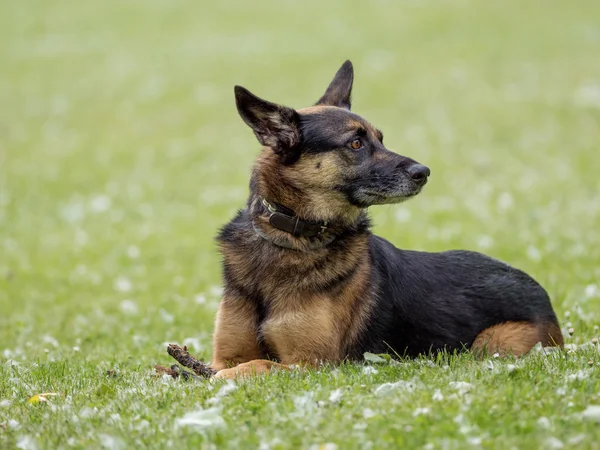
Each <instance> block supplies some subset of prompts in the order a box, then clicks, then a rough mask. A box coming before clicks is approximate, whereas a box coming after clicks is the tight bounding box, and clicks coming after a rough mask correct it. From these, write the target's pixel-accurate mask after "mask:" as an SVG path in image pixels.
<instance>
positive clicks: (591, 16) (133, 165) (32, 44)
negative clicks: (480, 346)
mask: <svg viewBox="0 0 600 450" xmlns="http://www.w3.org/2000/svg"><path fill="white" fill-rule="evenodd" d="M2 6H4V8H2V10H3V14H2V15H0V29H2V30H3V33H2V35H3V39H0V69H1V70H0V104H1V105H2V107H1V108H0V352H2V353H0V357H1V358H2V364H1V365H0V447H2V448H15V447H19V448H86V449H88V448H102V447H108V448H112V449H119V448H136V447H143V446H145V447H152V448H168V447H178V448H199V447H202V448H232V449H238V448H265V449H266V448H311V447H312V446H314V448H319V446H323V445H325V447H320V448H328V449H331V448H335V447H334V446H335V445H337V446H338V447H337V448H339V449H342V448H343V449H346V448H361V449H362V448H427V449H430V448H434V449H437V448H459V449H462V448H470V447H473V448H478V447H483V448H522V449H524V448H527V449H529V448H545V449H547V448H561V446H564V447H565V448H600V445H599V444H598V442H600V425H599V424H598V420H600V419H598V418H597V417H596V418H595V417H594V414H593V409H589V407H590V406H591V405H600V397H599V395H598V389H599V387H600V382H599V381H598V380H600V377H599V376H598V374H599V371H600V366H599V363H600V359H599V357H598V352H597V350H596V347H595V346H593V345H587V346H586V345H584V344H586V343H589V342H590V340H591V339H592V338H594V337H597V336H598V329H597V328H596V326H597V325H598V324H600V282H599V281H600V250H599V249H600V234H599V233H598V224H600V202H599V201H598V195H599V193H600V177H598V173H600V154H599V153H598V143H599V142H600V64H599V63H598V54H599V53H600V20H599V19H598V18H599V17H600V7H599V5H598V3H597V2H595V1H592V0H588V1H584V0H578V1H575V2H571V3H569V4H567V3H566V2H559V1H545V2H542V1H538V0H535V1H532V2H527V3H523V2H517V1H516V0H507V1H505V2H501V3H495V2H477V1H475V0H448V1H433V0H425V1H420V2H417V1H408V0H403V1H400V2H394V1H391V0H389V1H386V0H381V1H375V2H353V3H348V2H341V1H334V2H326V3H325V2H316V1H312V0H309V1H305V2H301V3H300V2H298V3H295V2H262V3H256V2H244V3H242V2H239V3H238V2H233V1H223V2H219V3H218V5H217V4H214V5H213V4H202V3H201V2H191V1H187V2H186V1H176V0H172V1H168V2H167V1H158V0H147V1H144V2H141V1H128V2H117V1H114V0H109V1H106V2H77V1H74V0H57V1H53V2H44V1H41V0H30V1H26V2H11V3H9V2H3V3H2ZM346 58H351V59H352V60H353V62H354V64H355V70H356V82H355V90H354V107H355V110H356V111H357V112H359V113H360V114H362V115H364V116H366V117H367V118H368V119H369V120H371V121H372V122H373V123H375V124H376V125H377V126H378V127H379V128H381V129H383V131H384V132H385V134H386V143H387V145H388V147H390V148H393V149H396V150H397V151H398V152H399V153H402V154H404V155H407V156H411V157H413V158H415V159H417V160H418V161H421V162H423V163H425V164H427V165H428V166H429V167H430V168H431V170H432V177H431V180H430V183H429V184H428V186H427V188H426V189H425V190H424V192H423V193H422V194H421V195H420V196H419V197H418V198H417V199H415V200H413V201H411V202H410V203H408V204H405V205H402V206H394V207H379V208H374V209H373V211H372V216H373V219H374V222H375V225H376V226H375V231H376V232H377V233H378V234H381V235H383V236H384V237H386V238H388V239H389V240H391V241H392V242H394V243H395V244H396V245H398V246H401V247H404V248H412V249H426V250H430V251H438V250H444V249H449V248H467V249H474V250H480V251H483V252H485V253H488V254H490V255H492V256H494V257H497V258H500V259H503V260H505V261H507V262H509V263H511V264H512V265H515V266H517V267H519V268H522V269H523V270H525V271H527V272H529V273H530V274H532V275H533V276H534V277H535V278H536V279H537V280H538V281H539V282H540V283H541V284H542V285H544V286H545V287H546V288H547V290H548V291H549V293H550V294H551V296H552V298H553V302H554V305H555V307H556V310H557V312H558V315H559V318H560V320H561V323H562V324H563V326H564V328H565V329H566V328H570V327H572V328H573V329H574V334H573V336H572V337H569V338H568V339H567V341H568V342H569V344H571V349H570V350H569V351H567V352H564V353H560V354H551V355H546V354H541V353H534V354H532V355H530V356H528V357H525V358H522V359H521V360H519V361H510V360H506V361H500V360H496V359H493V358H492V359H490V360H486V361H483V362H482V361H474V360H472V358H470V356H469V355H460V356H441V357H440V358H438V359H421V360H416V361H402V362H400V363H398V364H379V365H377V364H370V363H369V364H365V365H361V364H357V365H344V366H342V367H339V368H336V369H331V368H326V369H323V370H321V371H317V372H310V373H304V374H301V373H293V374H281V375H277V376H273V377H271V378H269V379H255V380H251V381H247V382H243V383H239V384H237V385H235V386H230V385H226V384H225V385H222V384H211V383H208V382H201V383H180V382H173V381H169V380H164V379H154V378H152V376H151V368H152V366H153V365H154V364H155V363H166V362H168V357H167V356H166V352H165V343H166V342H177V343H181V344H187V345H188V346H190V347H191V349H192V351H193V352H194V353H195V354H198V355H203V356H204V357H206V358H210V356H211V332H212V327H213V316H214V313H215V310H216V306H217V301H218V297H219V292H220V271H219V256H218V254H217V253H216V249H215V246H214V243H213V240H212V239H213V236H214V235H215V233H216V230H217V229H218V227H219V226H220V225H222V224H223V223H225V222H226V221H227V220H228V219H229V218H230V217H231V215H232V213H233V212H234V211H235V210H236V209H237V208H238V207H240V206H241V205H242V204H243V202H244V200H245V196H246V193H247V187H246V186H247V181H248V174H249V168H250V165H251V164H252V161H253V159H254V158H255V157H256V155H257V153H258V146H257V143H256V142H255V140H254V138H253V136H252V134H251V132H250V131H249V129H247V127H246V126H245V125H244V124H243V123H242V121H241V120H240V119H239V117H238V116H237V114H236V112H235V107H234V103H233V92H232V86H233V85H234V84H242V85H244V86H246V87H248V88H249V89H251V90H252V91H253V92H255V93H257V94H258V95H261V96H263V97H265V98H267V99H271V100H274V101H278V102H282V103H285V104H289V105H293V106H297V107H300V106H306V105H308V104H310V103H311V102H314V101H315V100H316V99H317V98H318V97H319V96H320V95H321V94H322V92H323V90H324V89H325V87H326V85H327V83H328V82H329V80H330V78H331V77H332V76H333V74H334V73H335V70H336V69H337V68H338V67H339V65H340V64H341V63H342V62H343V61H344V60H345V59H346ZM582 344H583V347H582ZM108 370H114V371H115V373H116V376H115V377H108V376H107V375H106V373H107V371H108ZM386 383H392V384H391V385H388V384H386ZM393 383H396V384H393ZM456 383H458V384H456ZM461 383H469V384H468V385H466V384H461ZM382 385H383V387H381V386H382ZM40 392H56V393H59V394H60V395H59V396H57V397H54V398H52V399H51V401H50V402H48V403H41V404H36V405H31V404H29V403H28V402H27V400H28V398H29V397H30V396H32V395H34V394H37V393H40ZM586 409H587V411H588V413H585V414H583V412H584V411H585V410H586ZM199 411H200V412H199ZM201 411H204V412H201ZM590 411H591V412H592V413H590ZM194 412H197V415H196V416H195V419H194V418H193V420H192V421H195V422H196V426H185V425H183V424H182V422H181V420H180V419H181V418H183V417H184V416H186V414H190V413H194ZM188 418H189V416H188ZM202 424H204V426H202ZM326 444H329V447H327V446H326Z"/></svg>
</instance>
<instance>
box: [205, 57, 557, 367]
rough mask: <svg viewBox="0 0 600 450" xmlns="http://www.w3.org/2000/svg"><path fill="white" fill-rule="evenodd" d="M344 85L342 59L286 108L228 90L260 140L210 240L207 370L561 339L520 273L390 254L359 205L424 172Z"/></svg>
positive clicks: (391, 196) (513, 348)
mask: <svg viewBox="0 0 600 450" xmlns="http://www.w3.org/2000/svg"><path fill="white" fill-rule="evenodd" d="M353 80H354V70H353V66H352V63H351V62H350V61H346V62H345V63H344V64H343V65H342V66H341V68H340V69H339V70H338V72H337V73H336V75H335V77H334V78H333V80H332V81H331V83H330V85H329V87H328V88H327V90H326V91H325V93H324V95H323V96H322V97H321V98H320V99H319V101H318V102H317V103H316V104H315V105H314V106H311V107H308V108H304V109H300V110H295V109H292V108H288V107H286V106H282V105H278V104H275V103H271V102H269V101H266V100H263V99H261V98H259V97H257V96H255V95H254V94H252V93H251V92H250V91H248V90H247V89H245V88H243V87H241V86H236V87H235V89H234V91H235V100H236V105H237V110H238V112H239V114H240V116H241V118H242V119H243V121H244V122H245V123H246V124H247V125H248V126H249V127H250V128H251V129H252V131H253V132H254V134H255V135H256V138H257V139H258V141H259V143H260V144H261V145H262V147H263V149H262V152H261V153H260V156H259V157H258V159H257V161H256V163H255V165H254V168H253V171H252V176H251V179H250V195H249V198H248V201H247V204H246V207H245V208H244V209H242V210H240V211H239V212H238V213H237V215H236V216H235V217H234V219H233V220H231V222H229V223H228V224H227V225H225V226H224V227H223V228H222V229H221V231H220V233H219V234H218V237H217V242H218V246H219V250H220V252H221V254H222V257H223V282H224V292H223V297H222V299H221V301H220V304H219V309H218V312H217V315H216V323H215V332H214V349H213V350H214V351H213V361H212V364H211V367H212V368H213V369H214V370H216V371H218V372H217V374H216V377H217V378H233V377H239V376H248V375H252V374H260V373H266V372H269V371H271V370H273V369H276V368H279V369H286V368H289V367H290V366H296V365H301V366H309V367H310V366H313V367H314V366H316V365H318V364H321V363H332V364H335V363H340V362H342V361H344V360H360V359H362V357H363V354H364V352H366V351H369V352H373V353H394V354H396V355H399V356H401V357H415V356H417V355H422V354H425V355H427V354H432V353H435V352H438V351H447V352H456V351H464V350H470V351H472V352H474V353H476V354H478V355H485V354H495V353H499V354H501V355H514V356H519V355H523V354H524V353H526V352H528V351H529V350H530V349H531V348H532V347H533V346H535V345H536V344H537V343H538V342H541V343H542V345H543V346H563V336H562V333H561V330H560V327H559V323H558V320H557V317H556V314H555V313H554V311H553V309H552V305H551V302H550V299H549V297H548V294H547V293H546V291H545V290H544V289H543V288H542V287H541V286H540V285H539V284H538V283H537V282H536V281H534V280H533V279H532V278H531V277H530V276H528V275H527V274H525V273H524V272H522V271H520V270H518V269H515V268H512V267H511V266H509V265H507V264H505V263H503V262H501V261H498V260H496V259H493V258H491V257H488V256H485V255H482V254H480V253H476V252H471V251H462V250H453V251H445V252H441V253H427V252H417V251H409V250H400V249H398V248H396V247H394V245H392V244H391V243H390V242H388V241H386V240H385V239H383V238H381V237H378V236H375V235H374V234H372V233H371V231H370V230H369V227H370V224H369V218H368V216H367V209H368V208H369V207H371V206H374V205H382V204H393V203H400V202H403V201H405V200H407V199H409V198H411V197H414V196H416V195H417V194H418V193H419V192H421V190H422V189H423V187H424V186H425V184H426V183H427V180H428V177H429V175H430V170H429V169H428V168H427V167H426V166H424V165H422V164H420V163H418V162H416V161H415V160H414V159H411V158H408V157H405V156H401V155H399V154H397V153H394V152H392V151H390V150H388V149H387V148H386V147H385V146H384V144H383V133H382V132H381V131H379V130H378V129H377V128H375V127H374V126H373V125H371V123H369V122H368V121H367V120H365V119H364V118H362V117H361V116H359V115H357V114H355V113H353V112H351V110H350V106H351V101H350V100H351V99H350V96H351V92H352V85H353Z"/></svg>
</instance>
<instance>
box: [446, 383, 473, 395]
mask: <svg viewBox="0 0 600 450" xmlns="http://www.w3.org/2000/svg"><path fill="white" fill-rule="evenodd" d="M448 386H450V387H451V388H452V389H454V390H456V391H457V392H458V393H459V394H460V395H464V394H466V393H467V392H469V391H471V390H472V389H473V388H474V387H475V386H473V385H472V384H471V383H467V382H466V381H451V382H450V383H449V385H448Z"/></svg>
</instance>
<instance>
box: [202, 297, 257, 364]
mask: <svg viewBox="0 0 600 450" xmlns="http://www.w3.org/2000/svg"><path fill="white" fill-rule="evenodd" d="M257 321H258V318H257V315H256V311H255V310H254V308H253V307H252V305H251V304H249V303H248V302H246V301H243V300H241V299H239V298H235V297H232V296H231V295H228V294H226V295H225V296H224V297H223V298H222V299H221V303H220V304H219V310H218V312H217V318H216V323H215V333H214V337H213V339H214V344H213V361H212V364H211V367H212V368H213V369H215V370H221V369H225V368H227V367H232V366H235V365H237V364H239V363H243V362H246V361H250V360H252V359H259V358H262V357H263V356H264V355H263V354H262V351H261V349H260V346H259V344H258V338H257V330H256V326H257Z"/></svg>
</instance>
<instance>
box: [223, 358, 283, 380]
mask: <svg viewBox="0 0 600 450" xmlns="http://www.w3.org/2000/svg"><path fill="white" fill-rule="evenodd" d="M273 369H279V370H289V369H290V368H289V367H288V366H286V365H285V364H279V363H276V362H273V361H269V360H268V359H255V360H253V361H248V362H246V363H242V364H240V365H238V366H236V367H231V368H229V369H222V370H219V371H218V372H217V373H216V374H215V376H214V377H215V378H222V379H228V378H229V379H235V378H248V377H252V376H255V375H261V374H268V373H270V372H271V371H272V370H273Z"/></svg>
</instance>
